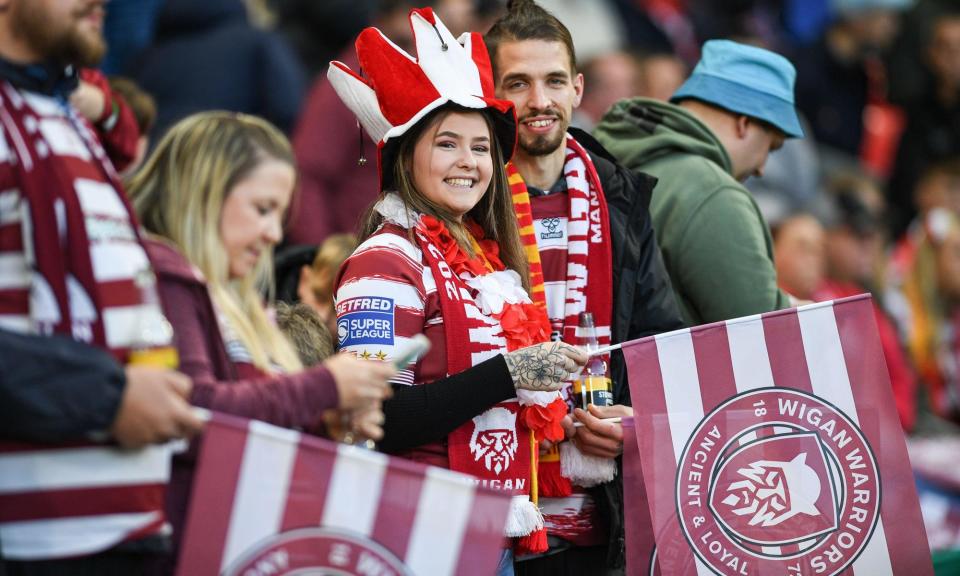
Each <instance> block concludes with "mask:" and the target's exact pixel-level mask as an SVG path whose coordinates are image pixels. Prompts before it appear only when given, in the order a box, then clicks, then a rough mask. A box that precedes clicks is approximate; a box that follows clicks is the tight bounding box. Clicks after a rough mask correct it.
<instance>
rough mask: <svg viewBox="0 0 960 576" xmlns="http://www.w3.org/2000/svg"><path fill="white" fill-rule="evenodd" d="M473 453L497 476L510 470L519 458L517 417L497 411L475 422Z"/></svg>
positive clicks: (486, 414) (487, 412) (484, 414)
mask: <svg viewBox="0 0 960 576" xmlns="http://www.w3.org/2000/svg"><path fill="white" fill-rule="evenodd" d="M473 424H474V428H473V434H472V435H471V436H470V453H471V454H473V458H474V460H475V461H477V462H482V463H483V466H484V467H485V468H486V469H487V470H489V471H491V472H493V473H494V474H496V475H498V476H499V475H500V474H501V473H502V472H505V471H506V470H507V469H508V468H510V464H512V463H513V461H514V459H516V457H517V447H518V446H519V444H518V441H517V415H516V414H514V413H513V412H511V411H510V410H507V409H506V408H498V407H494V408H491V409H489V410H487V411H486V412H484V413H483V414H481V415H479V416H477V417H475V418H474V419H473Z"/></svg>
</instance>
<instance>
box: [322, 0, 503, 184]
mask: <svg viewBox="0 0 960 576" xmlns="http://www.w3.org/2000/svg"><path fill="white" fill-rule="evenodd" d="M410 27H411V29H412V30H413V37H414V41H415V43H416V48H417V57H416V58H414V57H412V56H410V55H409V54H407V53H406V52H405V51H404V50H403V49H401V48H400V47H399V46H397V45H396V44H394V43H393V42H391V41H390V39H389V38H387V37H386V36H384V35H383V32H381V31H380V30H378V29H376V28H372V27H371V28H366V29H365V30H364V31H363V32H361V33H360V35H359V36H358V37H357V42H356V48H357V56H358V58H359V60H360V68H361V71H362V73H363V74H364V76H366V78H362V77H361V76H360V75H358V74H357V73H355V72H354V71H353V70H350V68H349V67H347V65H345V64H344V63H343V62H337V61H334V62H331V63H330V67H329V68H328V70H327V78H328V79H329V80H330V83H331V84H332V85H333V88H334V90H336V91H337V95H338V96H340V99H341V100H343V102H344V104H346V105H347V107H348V108H350V110H351V111H353V113H354V114H356V116H357V119H358V120H359V121H360V124H361V125H362V126H363V128H364V130H366V131H367V134H369V135H370V137H371V138H373V140H374V141H375V142H376V143H377V162H378V165H379V169H380V186H381V188H386V187H389V186H390V185H391V184H392V179H393V174H392V166H393V162H394V160H395V157H396V152H397V148H398V147H397V146H393V145H392V144H393V143H395V142H398V141H399V140H400V138H399V137H400V136H402V135H403V134H405V133H406V132H407V131H408V130H410V128H411V127H413V126H415V125H416V124H417V122H419V121H420V120H421V119H423V118H424V117H425V116H426V115H427V114H429V113H430V112H432V111H433V110H436V109H437V108H439V107H440V106H443V105H444V104H447V103H453V104H457V105H459V106H462V107H464V108H472V109H475V110H488V111H489V112H490V116H491V117H492V118H493V119H494V122H493V125H494V127H495V128H494V131H495V133H496V134H495V135H496V138H497V141H498V143H499V144H500V150H501V151H502V154H503V161H504V162H506V161H507V160H509V159H510V158H511V157H512V156H513V149H514V147H515V146H516V142H517V119H516V114H515V113H514V110H513V103H512V102H509V101H507V100H497V99H496V98H494V95H493V71H492V68H491V66H490V57H489V55H488V54H487V48H486V46H485V45H484V43H483V38H482V37H481V36H480V34H478V33H476V32H466V33H464V34H463V35H461V36H460V38H459V40H458V39H455V38H454V37H453V34H451V33H450V31H449V30H447V27H446V26H444V24H443V22H441V21H440V19H439V18H437V16H436V15H435V14H434V13H433V10H432V9H431V8H416V9H414V10H411V11H410ZM385 170H386V171H385Z"/></svg>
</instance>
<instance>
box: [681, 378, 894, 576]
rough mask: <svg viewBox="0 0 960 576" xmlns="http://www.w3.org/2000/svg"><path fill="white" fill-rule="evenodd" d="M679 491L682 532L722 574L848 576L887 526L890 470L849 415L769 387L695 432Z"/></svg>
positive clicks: (738, 400) (726, 407)
mask: <svg viewBox="0 0 960 576" xmlns="http://www.w3.org/2000/svg"><path fill="white" fill-rule="evenodd" d="M676 495H677V511H678V517H679V520H680V529H681V530H682V532H683V534H684V536H685V537H686V539H687V542H688V543H689V544H690V547H691V548H692V549H693V551H694V552H695V554H696V555H697V557H698V558H699V559H700V560H701V561H702V562H703V563H705V564H707V565H708V566H710V568H711V569H713V570H714V571H715V572H716V573H718V574H731V575H742V576H747V575H752V574H774V573H776V574H838V573H840V572H842V571H843V570H845V569H846V568H847V567H849V566H850V565H851V564H852V563H853V561H854V560H856V558H857V557H858V556H859V555H860V553H861V552H862V551H863V549H864V548H865V547H866V545H867V543H868V542H869V541H870V538H871V536H872V534H873V531H874V528H875V527H876V525H877V521H878V518H879V506H880V476H879V468H878V466H877V463H876V460H875V458H874V456H873V451H872V449H871V448H870V446H869V444H868V443H867V441H866V438H865V437H864V435H863V434H862V433H861V431H860V429H859V428H858V427H857V425H856V424H855V423H854V422H853V421H851V420H850V418H848V417H847V416H846V414H844V413H843V412H841V411H840V410H838V409H837V408H836V407H834V406H832V405H831V404H829V403H827V402H825V401H824V400H822V399H821V398H818V397H817V396H814V395H812V394H808V393H806V392H801V391H799V390H792V389H787V388H763V389H757V390H751V391H749V392H744V393H742V394H739V395H737V396H734V397H732V398H730V399H729V400H727V401H726V402H724V403H723V404H720V405H719V406H717V407H716V408H715V409H714V410H713V411H712V412H711V413H709V414H707V415H706V416H705V417H704V418H703V420H702V421H701V422H700V423H699V425H697V426H696V427H695V428H694V430H693V433H692V434H691V435H690V436H689V437H688V440H687V443H686V446H685V448H684V450H683V453H682V455H681V457H680V461H679V469H678V471H677V486H676Z"/></svg>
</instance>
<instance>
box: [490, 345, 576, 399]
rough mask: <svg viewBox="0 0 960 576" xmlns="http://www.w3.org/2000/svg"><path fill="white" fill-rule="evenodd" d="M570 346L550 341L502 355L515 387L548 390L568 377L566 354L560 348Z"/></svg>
mask: <svg viewBox="0 0 960 576" xmlns="http://www.w3.org/2000/svg"><path fill="white" fill-rule="evenodd" d="M569 348H570V346H569V345H567V344H564V343H563V342H552V343H550V344H544V345H541V346H530V347H528V348H521V349H520V350H514V351H513V352H510V353H508V354H506V355H505V356H504V359H505V360H506V361H507V369H509V370H510V376H511V377H512V378H513V385H514V387H515V388H523V389H525V390H550V389H553V388H556V385H557V384H558V383H560V382H565V381H566V380H567V379H568V378H569V377H570V372H569V371H568V370H567V363H568V360H567V356H566V355H564V354H563V353H562V352H561V350H564V349H569Z"/></svg>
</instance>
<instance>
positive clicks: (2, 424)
mask: <svg viewBox="0 0 960 576" xmlns="http://www.w3.org/2000/svg"><path fill="white" fill-rule="evenodd" d="M125 384H126V377H125V376H124V372H123V368H122V367H121V366H120V365H119V364H118V363H117V362H116V361H115V360H114V359H113V357H112V356H110V355H109V354H107V353H106V352H104V351H102V350H99V349H97V348H93V347H91V346H87V345H85V344H81V343H80V342H76V341H74V340H70V339H68V338H63V337H60V336H53V337H44V336H29V335H23V334H14V333H12V332H7V331H3V330H0V438H2V439H4V440H17V441H23V442H64V441H69V440H80V439H84V438H87V437H88V435H89V434H91V433H99V432H106V431H107V430H108V429H109V428H110V425H111V424H112V423H113V419H114V417H115V416H116V413H117V409H118V408H119V406H120V399H121V397H122V396H123V389H124V386H125Z"/></svg>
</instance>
